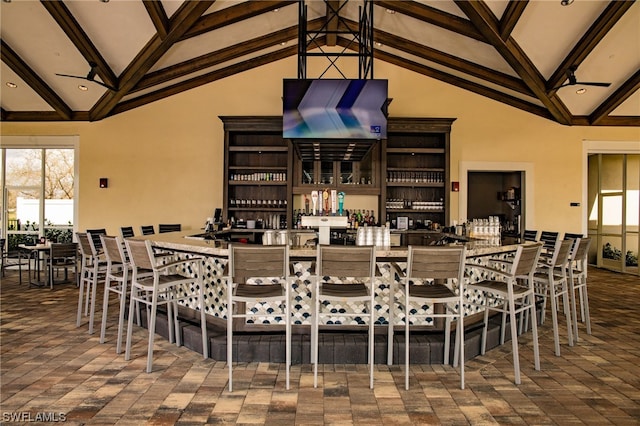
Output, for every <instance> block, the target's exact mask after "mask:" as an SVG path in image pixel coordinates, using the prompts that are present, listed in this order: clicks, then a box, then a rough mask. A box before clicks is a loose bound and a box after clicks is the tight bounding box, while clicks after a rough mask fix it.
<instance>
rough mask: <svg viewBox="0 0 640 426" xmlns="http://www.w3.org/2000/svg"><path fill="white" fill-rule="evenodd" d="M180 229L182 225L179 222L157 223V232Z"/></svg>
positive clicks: (162, 232)
mask: <svg viewBox="0 0 640 426" xmlns="http://www.w3.org/2000/svg"><path fill="white" fill-rule="evenodd" d="M181 230H182V225H180V224H179V223H161V224H160V225H158V232H159V233H160V234H164V233H166V232H178V231H181Z"/></svg>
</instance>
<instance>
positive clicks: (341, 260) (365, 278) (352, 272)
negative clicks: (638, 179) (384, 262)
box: [311, 245, 376, 389]
mask: <svg viewBox="0 0 640 426" xmlns="http://www.w3.org/2000/svg"><path fill="white" fill-rule="evenodd" d="M375 266H376V262H375V247H373V246H328V245H318V248H317V259H316V274H315V287H314V290H313V291H312V298H313V304H314V316H313V325H312V335H311V338H312V345H311V346H312V355H311V360H312V362H313V386H314V387H317V386H318V362H319V359H318V340H319V338H318V334H319V322H320V317H324V316H329V317H331V316H335V315H336V314H334V313H332V312H323V311H322V310H321V308H322V307H324V306H325V302H326V303H327V304H329V303H331V302H334V303H347V302H363V303H364V304H365V305H366V309H367V312H368V315H366V317H368V328H369V344H368V355H367V358H368V362H369V387H370V388H371V389H373V364H374V359H373V358H374V325H375V324H374V322H375V319H374V312H373V311H374V306H375V305H374V288H373V287H374V285H375ZM334 278H338V279H344V278H352V279H353V280H349V281H348V282H347V283H338V282H334V281H333V279H334ZM329 311H330V310H329ZM337 315H339V316H341V317H349V316H351V317H356V316H357V317H364V316H365V314H363V313H359V312H358V313H351V314H349V313H343V312H341V313H340V314H337Z"/></svg>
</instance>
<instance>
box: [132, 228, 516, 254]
mask: <svg viewBox="0 0 640 426" xmlns="http://www.w3.org/2000/svg"><path fill="white" fill-rule="evenodd" d="M194 235H200V234H197V233H196V232H195V231H194V230H187V231H180V232H167V233H163V234H153V235H146V236H138V237H135V238H139V239H148V240H151V241H152V243H153V245H154V246H156V247H160V248H165V249H170V250H177V251H183V252H189V253H197V254H203V255H208V256H220V257H227V255H228V247H229V242H227V241H222V240H209V239H206V240H205V239H203V238H198V237H194ZM458 244H462V243H458ZM465 244H466V245H467V250H468V251H467V256H468V257H474V256H486V255H489V254H499V253H507V252H511V251H515V250H516V248H517V247H518V245H517V244H508V245H500V246H498V245H487V242H486V241H484V240H475V241H469V242H466V243H465ZM289 254H290V256H292V257H297V258H313V257H315V256H316V250H315V248H313V247H291V249H290V251H289ZM376 257H377V258H381V259H393V258H406V257H407V247H391V248H379V249H377V250H376Z"/></svg>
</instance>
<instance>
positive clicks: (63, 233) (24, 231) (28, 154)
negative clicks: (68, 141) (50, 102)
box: [1, 148, 74, 250]
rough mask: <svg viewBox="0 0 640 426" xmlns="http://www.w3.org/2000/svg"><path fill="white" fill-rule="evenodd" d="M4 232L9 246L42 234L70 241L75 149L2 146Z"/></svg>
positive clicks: (54, 239) (31, 239)
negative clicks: (4, 147) (3, 147)
mask: <svg viewBox="0 0 640 426" xmlns="http://www.w3.org/2000/svg"><path fill="white" fill-rule="evenodd" d="M2 159H3V161H2V164H3V170H4V176H3V178H4V179H3V185H4V189H3V192H2V195H3V196H2V206H1V207H2V210H1V211H2V216H1V217H2V223H1V225H2V228H1V229H2V234H3V235H7V240H8V247H9V249H11V250H13V249H15V248H17V246H18V245H19V244H23V243H27V242H33V241H34V240H37V239H38V238H39V237H46V238H47V239H48V240H50V241H58V242H69V241H71V240H72V236H73V220H74V216H73V215H74V199H73V197H74V149H72V148H61V149H58V148H44V149H43V148H15V149H14V148H8V149H4V150H3V157H2Z"/></svg>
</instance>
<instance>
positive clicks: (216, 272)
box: [135, 230, 517, 330]
mask: <svg viewBox="0 0 640 426" xmlns="http://www.w3.org/2000/svg"><path fill="white" fill-rule="evenodd" d="M194 234H195V232H194V231H193V230H191V231H181V232H170V233H164V234H154V235H148V236H139V237H135V238H140V239H149V240H151V241H152V245H153V246H154V247H158V248H160V249H165V250H171V251H174V252H175V253H176V255H177V256H179V257H180V258H185V257H186V258H188V257H190V256H194V255H199V256H204V259H205V260H204V264H203V271H204V276H203V281H204V285H205V289H206V290H205V292H204V297H205V310H206V313H207V314H208V315H210V319H211V321H213V322H218V321H219V322H221V324H220V325H223V324H224V323H225V322H226V311H227V306H226V300H227V298H226V275H225V274H226V272H225V267H226V264H227V260H228V258H227V256H228V244H229V243H228V242H226V241H220V240H204V239H201V238H194V237H192V236H193V235H194ZM466 244H467V249H468V250H467V263H474V262H475V263H478V264H483V263H485V260H486V256H489V255H491V256H496V255H505V254H507V253H510V252H514V251H515V250H516V248H517V245H515V244H512V245H503V246H495V245H493V246H489V245H487V243H486V242H484V241H475V242H469V243H466ZM289 253H290V258H291V273H290V274H291V278H292V308H291V310H292V315H293V319H292V324H294V325H310V324H311V321H310V316H311V312H312V299H311V289H312V285H313V280H312V278H313V264H314V262H315V258H316V250H315V248H312V247H292V248H291V249H290V251H289ZM406 256H407V248H406V247H392V248H381V249H379V250H376V266H377V272H378V273H377V277H376V282H375V284H374V287H375V293H376V295H375V300H376V304H375V307H374V309H375V310H376V311H377V312H376V315H375V318H376V324H379V325H387V324H388V318H389V304H390V295H389V288H390V283H391V280H394V281H396V282H398V281H399V279H400V276H399V275H400V273H401V271H404V269H405V268H406ZM196 270H197V268H189V267H186V268H184V269H182V270H181V271H178V272H179V273H182V274H185V275H193V274H194V272H195V271H196ZM467 277H468V278H467V279H468V280H471V281H477V280H480V279H483V278H485V277H486V275H485V273H480V272H479V271H478V270H476V269H474V268H473V267H468V268H467ZM396 288H397V286H396ZM183 291H185V293H189V292H191V293H192V294H195V292H194V291H193V289H183ZM467 297H469V298H471V299H473V300H475V301H478V300H477V299H478V298H479V297H480V295H478V294H467ZM186 306H187V307H189V308H191V309H194V310H195V309H197V300H196V299H195V298H194V299H193V300H191V301H189V302H187V304H186ZM363 308H364V305H362V304H355V303H350V304H348V305H345V306H328V307H327V308H326V309H334V310H335V312H336V315H335V316H334V317H330V318H329V319H327V320H325V322H328V321H331V323H332V324H334V325H335V324H340V325H343V326H350V327H358V326H363V325H366V315H363V317H362V318H360V317H356V318H350V317H345V316H342V315H340V312H345V311H349V312H352V311H355V312H362V311H363ZM431 309H432V307H431V306H422V307H420V309H419V313H420V314H422V313H427V314H428V313H429V311H430V310H431ZM471 309H476V310H471ZM246 310H247V312H252V313H253V314H254V315H253V317H252V318H251V319H249V320H248V321H247V323H246V324H244V325H240V328H241V329H245V330H259V329H265V328H266V329H269V328H273V326H274V325H278V326H282V325H283V324H284V318H283V319H282V320H281V321H279V322H275V323H274V322H273V321H272V320H271V319H270V317H267V316H265V315H263V314H264V313H266V312H268V311H272V310H275V311H278V310H280V308H279V307H278V306H270V305H269V304H268V303H263V304H255V305H247V306H246ZM395 312H396V315H394V321H393V322H394V324H395V325H397V326H399V325H404V313H402V312H400V314H398V310H397V309H395ZM476 312H477V308H470V307H468V308H467V315H470V314H474V313H476ZM412 324H415V325H421V326H425V327H433V325H434V323H433V321H432V320H431V319H429V318H427V319H426V320H424V321H423V322H420V323H417V324H416V323H415V322H414V321H413V319H412Z"/></svg>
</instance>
